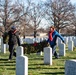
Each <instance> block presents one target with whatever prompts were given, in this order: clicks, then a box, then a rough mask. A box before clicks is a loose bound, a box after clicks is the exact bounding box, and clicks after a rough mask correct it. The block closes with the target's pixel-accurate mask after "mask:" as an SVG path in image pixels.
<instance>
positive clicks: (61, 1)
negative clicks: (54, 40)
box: [46, 0, 74, 32]
mask: <svg viewBox="0 0 76 75" xmlns="http://www.w3.org/2000/svg"><path fill="white" fill-rule="evenodd" d="M46 9H47V10H46V14H47V16H49V17H48V20H49V21H50V22H51V23H50V24H53V25H54V26H55V27H56V28H57V30H58V32H59V30H60V29H62V28H64V27H66V26H68V25H70V24H71V22H70V20H72V18H73V16H74V14H73V11H74V6H73V5H72V4H71V2H70V0H49V1H48V3H46Z"/></svg>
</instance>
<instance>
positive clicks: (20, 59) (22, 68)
mask: <svg viewBox="0 0 76 75" xmlns="http://www.w3.org/2000/svg"><path fill="white" fill-rule="evenodd" d="M16 75H28V57H26V56H17V58H16Z"/></svg>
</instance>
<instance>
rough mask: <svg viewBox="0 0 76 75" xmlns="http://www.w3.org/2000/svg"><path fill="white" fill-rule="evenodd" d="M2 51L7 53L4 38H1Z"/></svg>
mask: <svg viewBox="0 0 76 75" xmlns="http://www.w3.org/2000/svg"><path fill="white" fill-rule="evenodd" d="M1 52H2V53H6V44H3V38H2V39H1Z"/></svg>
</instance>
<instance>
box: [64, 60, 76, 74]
mask: <svg viewBox="0 0 76 75" xmlns="http://www.w3.org/2000/svg"><path fill="white" fill-rule="evenodd" d="M65 75H76V60H67V61H66V62H65Z"/></svg>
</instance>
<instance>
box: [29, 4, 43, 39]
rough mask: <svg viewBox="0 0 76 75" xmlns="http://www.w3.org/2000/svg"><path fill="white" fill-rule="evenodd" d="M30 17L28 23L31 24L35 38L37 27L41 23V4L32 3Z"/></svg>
mask: <svg viewBox="0 0 76 75" xmlns="http://www.w3.org/2000/svg"><path fill="white" fill-rule="evenodd" d="M29 14H30V17H31V22H30V25H32V26H33V29H34V38H36V34H37V29H38V27H39V25H40V23H41V20H42V18H43V10H42V5H41V4H37V5H36V4H34V3H32V8H31V11H30V12H29Z"/></svg>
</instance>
